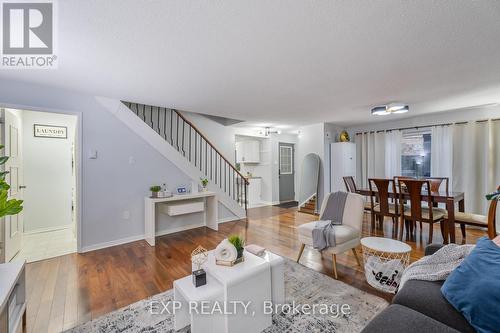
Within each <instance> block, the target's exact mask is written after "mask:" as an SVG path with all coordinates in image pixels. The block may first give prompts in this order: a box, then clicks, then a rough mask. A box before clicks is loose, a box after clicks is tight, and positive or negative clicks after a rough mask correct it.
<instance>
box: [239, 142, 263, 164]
mask: <svg viewBox="0 0 500 333" xmlns="http://www.w3.org/2000/svg"><path fill="white" fill-rule="evenodd" d="M236 162H237V163H259V162H260V142H259V141H240V142H236Z"/></svg>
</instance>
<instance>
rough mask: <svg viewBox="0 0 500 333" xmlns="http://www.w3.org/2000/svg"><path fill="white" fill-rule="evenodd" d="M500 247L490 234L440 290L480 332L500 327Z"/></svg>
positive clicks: (491, 330) (479, 242)
mask: <svg viewBox="0 0 500 333" xmlns="http://www.w3.org/2000/svg"><path fill="white" fill-rule="evenodd" d="M499 281H500V247H499V246H497V245H496V244H495V243H494V242H492V241H491V240H490V239H488V237H482V238H480V239H479V240H478V242H477V245H476V247H475V248H474V250H472V252H471V253H470V254H469V255H468V256H467V257H466V258H465V259H464V261H463V262H462V263H461V264H460V266H458V267H457V268H456V269H455V270H454V271H453V272H452V273H451V274H450V276H449V277H448V278H447V279H446V281H445V282H444V284H443V286H442V287H441V292H442V294H443V296H444V297H445V298H446V300H448V302H449V303H450V304H451V305H453V307H455V309H457V310H458V311H459V312H461V313H462V315H463V316H464V317H465V319H467V321H468V322H469V323H470V324H471V325H472V326H473V327H474V328H475V329H476V331H477V332H479V333H483V332H484V333H486V332H497V331H498V328H499V327H500V316H499V315H498V306H499V304H500V288H499V287H498V286H499Z"/></svg>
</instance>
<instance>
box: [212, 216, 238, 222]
mask: <svg viewBox="0 0 500 333" xmlns="http://www.w3.org/2000/svg"><path fill="white" fill-rule="evenodd" d="M239 220H242V219H241V218H239V217H238V216H229V217H225V218H223V219H219V220H218V221H217V224H219V223H226V222H233V221H239Z"/></svg>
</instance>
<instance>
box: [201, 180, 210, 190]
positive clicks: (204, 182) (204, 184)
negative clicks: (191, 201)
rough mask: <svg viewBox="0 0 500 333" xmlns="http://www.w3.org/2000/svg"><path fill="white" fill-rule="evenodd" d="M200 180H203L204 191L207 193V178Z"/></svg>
mask: <svg viewBox="0 0 500 333" xmlns="http://www.w3.org/2000/svg"><path fill="white" fill-rule="evenodd" d="M200 180H201V188H202V191H203V192H205V191H206V190H207V185H208V179H207V178H200Z"/></svg>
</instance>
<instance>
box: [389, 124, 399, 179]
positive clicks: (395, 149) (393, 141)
mask: <svg viewBox="0 0 500 333" xmlns="http://www.w3.org/2000/svg"><path fill="white" fill-rule="evenodd" d="M402 141H403V133H402V132H401V131H399V130H395V131H391V132H386V133H385V177H386V178H393V177H394V176H399V175H401V143H402Z"/></svg>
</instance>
